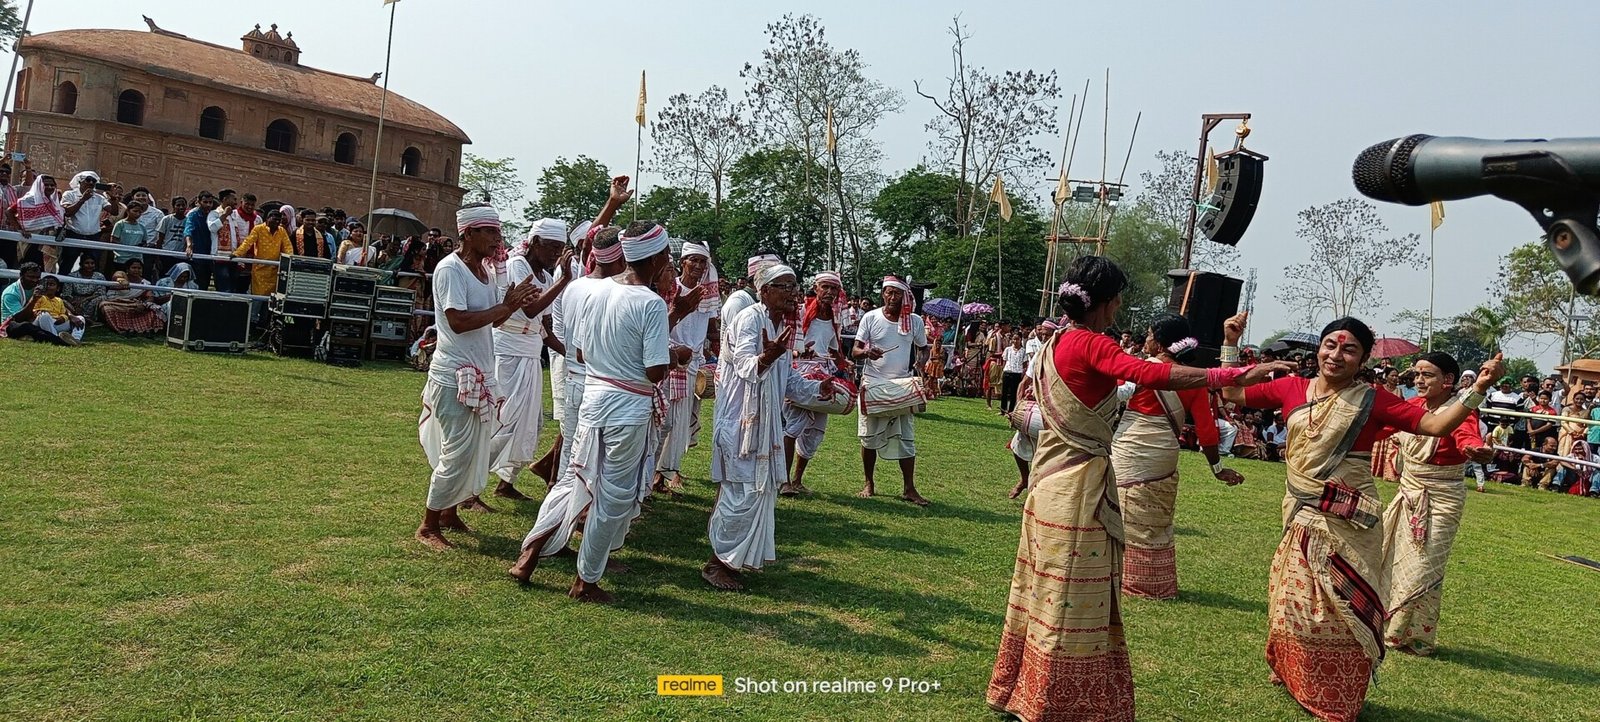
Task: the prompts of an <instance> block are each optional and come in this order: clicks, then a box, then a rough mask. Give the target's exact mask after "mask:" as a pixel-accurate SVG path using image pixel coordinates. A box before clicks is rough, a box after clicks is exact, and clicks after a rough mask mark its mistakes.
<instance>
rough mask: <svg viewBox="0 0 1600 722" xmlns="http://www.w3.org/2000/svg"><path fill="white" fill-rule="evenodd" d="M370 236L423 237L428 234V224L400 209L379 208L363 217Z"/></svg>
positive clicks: (363, 223) (362, 222)
mask: <svg viewBox="0 0 1600 722" xmlns="http://www.w3.org/2000/svg"><path fill="white" fill-rule="evenodd" d="M361 225H363V226H366V228H367V235H369V236H396V237H400V238H404V237H406V236H422V235H427V233H428V224H426V223H423V222H422V219H420V218H418V217H416V216H414V215H412V214H411V213H409V212H407V211H402V210H400V209H399V208H379V209H378V210H375V211H373V212H371V213H368V214H367V215H364V216H362V217H361Z"/></svg>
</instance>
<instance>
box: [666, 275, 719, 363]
mask: <svg viewBox="0 0 1600 722" xmlns="http://www.w3.org/2000/svg"><path fill="white" fill-rule="evenodd" d="M692 291H694V289H693V288H690V287H688V286H685V285H683V281H678V295H680V296H682V295H683V294H685V293H690V292H692ZM719 314H720V311H701V310H699V309H696V310H694V311H692V312H690V313H689V315H687V316H684V317H683V319H682V320H680V321H678V325H676V326H673V327H672V342H673V343H676V344H680V345H683V346H688V347H689V349H690V350H691V351H693V352H694V358H693V359H691V360H690V364H691V367H692V368H698V367H699V366H700V363H699V362H700V361H701V360H703V359H705V357H706V352H705V346H706V336H708V335H710V333H711V319H713V318H717V316H718V315H719Z"/></svg>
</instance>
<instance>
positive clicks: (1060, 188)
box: [1055, 170, 1072, 206]
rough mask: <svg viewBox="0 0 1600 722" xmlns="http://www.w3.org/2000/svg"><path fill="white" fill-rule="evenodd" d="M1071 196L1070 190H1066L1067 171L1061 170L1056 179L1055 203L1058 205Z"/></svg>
mask: <svg viewBox="0 0 1600 722" xmlns="http://www.w3.org/2000/svg"><path fill="white" fill-rule="evenodd" d="M1071 197H1072V192H1071V191H1069V190H1067V172H1066V171H1065V170H1063V171H1061V176H1060V177H1059V178H1057V179H1056V195H1055V199H1056V205H1058V206H1059V205H1061V204H1062V203H1066V202H1067V199H1068V198H1071Z"/></svg>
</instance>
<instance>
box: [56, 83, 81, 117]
mask: <svg viewBox="0 0 1600 722" xmlns="http://www.w3.org/2000/svg"><path fill="white" fill-rule="evenodd" d="M50 112H52V113H60V114H62V115H72V114H73V113H76V112H78V86H76V85H73V84H72V81H70V80H66V81H62V83H61V84H60V85H57V86H56V97H55V98H54V99H53V100H51V102H50Z"/></svg>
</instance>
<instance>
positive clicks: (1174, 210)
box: [1138, 150, 1239, 274]
mask: <svg viewBox="0 0 1600 722" xmlns="http://www.w3.org/2000/svg"><path fill="white" fill-rule="evenodd" d="M1156 160H1157V161H1158V162H1160V163H1161V169H1160V170H1158V171H1155V172H1151V171H1145V172H1143V173H1140V174H1139V182H1140V183H1141V184H1143V186H1144V187H1143V188H1141V189H1140V191H1139V195H1138V203H1139V205H1142V206H1144V207H1146V208H1148V209H1150V213H1151V215H1152V216H1154V217H1155V218H1156V219H1157V220H1159V221H1160V222H1161V223H1162V225H1165V226H1167V227H1169V228H1172V229H1174V230H1176V231H1177V232H1178V233H1179V235H1182V234H1183V232H1184V230H1185V229H1186V228H1188V225H1189V209H1190V208H1193V207H1194V196H1193V195H1192V194H1193V192H1194V164H1195V159H1194V157H1193V156H1190V155H1189V154H1188V153H1185V152H1183V151H1181V150H1170V151H1168V150H1163V151H1157V152H1156ZM1190 264H1191V265H1193V266H1194V267H1195V268H1198V269H1201V270H1204V271H1213V272H1216V273H1230V274H1231V273H1238V272H1239V249H1238V248H1235V247H1233V246H1226V245H1223V244H1221V243H1212V242H1211V241H1209V240H1206V238H1205V236H1203V235H1201V234H1200V233H1198V232H1196V234H1195V240H1194V253H1193V258H1191V259H1190ZM1174 267H1176V266H1174Z"/></svg>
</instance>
